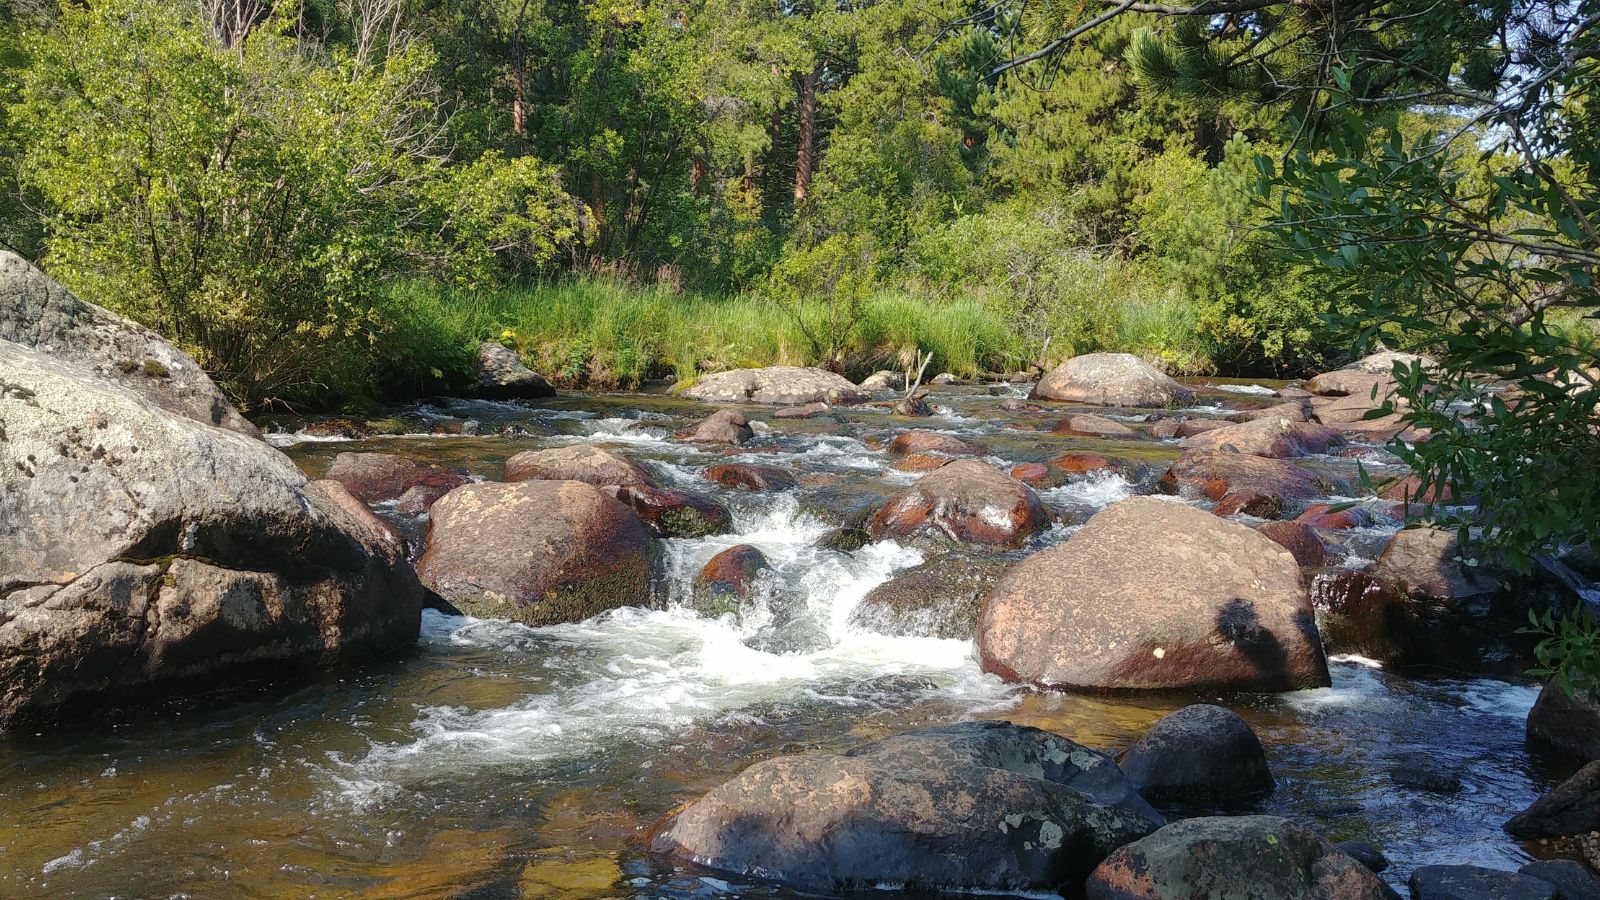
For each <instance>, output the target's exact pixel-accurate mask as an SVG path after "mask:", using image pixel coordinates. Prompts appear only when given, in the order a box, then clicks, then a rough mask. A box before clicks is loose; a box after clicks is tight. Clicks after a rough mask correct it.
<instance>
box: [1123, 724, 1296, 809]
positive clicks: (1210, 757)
mask: <svg viewBox="0 0 1600 900" xmlns="http://www.w3.org/2000/svg"><path fill="white" fill-rule="evenodd" d="M1117 765H1119V766H1121V767H1122V771H1123V773H1124V774H1126V775H1127V776H1128V781H1129V782H1131V783H1132V784H1133V787H1134V789H1135V790H1137V791H1138V792H1139V796H1141V797H1143V798H1145V799H1146V800H1149V801H1150V802H1151V803H1154V804H1155V805H1157V806H1162V805H1165V804H1169V803H1181V804H1186V805H1191V806H1193V805H1200V804H1230V805H1231V804H1238V803H1247V802H1249V801H1252V800H1257V799H1260V798H1261V797H1265V796H1267V795H1268V794H1271V793H1272V791H1273V789H1274V788H1275V787H1276V786H1277V783H1276V782H1275V781H1274V780H1273V778H1272V769H1271V768H1270V767H1269V766H1268V765H1267V753H1266V751H1265V750H1264V749H1262V747H1261V740H1260V739H1259V738H1257V737H1256V733H1255V732H1254V731H1252V730H1251V729H1250V726H1249V725H1247V724H1246V723H1245V721H1244V720H1243V719H1241V718H1239V717H1238V716H1237V715H1236V714H1234V713H1233V711H1231V710H1227V709H1223V708H1222V707H1220V706H1210V705H1207V704H1195V705H1193V706H1185V707H1184V708H1183V709H1180V710H1178V711H1177V712H1174V713H1171V714H1170V715H1167V716H1165V717H1163V718H1162V719H1161V720H1160V721H1158V722H1156V723H1155V724H1154V725H1152V726H1150V730H1149V731H1146V732H1145V733H1144V736H1143V737H1141V738H1139V740H1138V741H1137V742H1136V743H1135V744H1134V745H1133V746H1132V747H1129V748H1128V749H1127V750H1126V751H1124V752H1123V754H1122V755H1121V756H1119V757H1118V758H1117Z"/></svg>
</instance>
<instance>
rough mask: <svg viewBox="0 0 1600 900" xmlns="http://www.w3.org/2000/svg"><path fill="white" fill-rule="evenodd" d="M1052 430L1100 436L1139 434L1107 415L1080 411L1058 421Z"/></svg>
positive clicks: (1111, 436)
mask: <svg viewBox="0 0 1600 900" xmlns="http://www.w3.org/2000/svg"><path fill="white" fill-rule="evenodd" d="M1051 430H1052V431H1054V432H1055V433H1056V434H1070V435H1080V436H1082V437H1098V438H1132V437H1138V435H1139V433H1138V432H1137V431H1134V430H1133V429H1132V428H1129V427H1128V426H1126V425H1124V424H1122V423H1121V422H1118V421H1116V420H1115V419H1108V418H1106V417H1105V416H1097V415H1094V414H1093V413H1079V414H1077V415H1073V416H1067V417H1066V418H1065V419H1062V420H1061V421H1060V422H1057V423H1056V427H1055V428H1053V429H1051Z"/></svg>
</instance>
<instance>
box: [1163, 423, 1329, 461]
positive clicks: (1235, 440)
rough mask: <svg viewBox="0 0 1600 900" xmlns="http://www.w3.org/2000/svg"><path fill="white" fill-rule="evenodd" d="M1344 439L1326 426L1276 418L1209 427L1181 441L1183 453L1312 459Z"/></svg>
mask: <svg viewBox="0 0 1600 900" xmlns="http://www.w3.org/2000/svg"><path fill="white" fill-rule="evenodd" d="M1344 442H1345V441H1344V436H1343V435H1341V434H1339V432H1337V431H1335V430H1333V429H1332V428H1329V427H1328V426H1326V425H1317V424H1315V423H1311V422H1293V421H1290V420H1289V419H1285V418H1282V417H1280V416H1268V417H1265V418H1260V419H1252V420H1250V421H1248V422H1241V423H1239V424H1237V425H1227V426H1224V427H1222V428H1213V429H1211V430H1210V431H1206V432H1203V433H1201V434H1196V435H1192V436H1190V437H1186V438H1184V439H1183V442H1182V443H1181V444H1180V445H1179V446H1181V447H1183V449H1185V450H1232V451H1233V452H1234V453H1248V454H1250V455H1251V456H1265V457H1267V458H1268V459H1288V458H1289V457H1293V456H1315V455H1316V454H1319V453H1327V452H1328V448H1329V447H1339V446H1343V445H1344Z"/></svg>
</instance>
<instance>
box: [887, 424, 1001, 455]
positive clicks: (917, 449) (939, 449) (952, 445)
mask: <svg viewBox="0 0 1600 900" xmlns="http://www.w3.org/2000/svg"><path fill="white" fill-rule="evenodd" d="M889 452H890V453H893V454H894V455H896V456H908V455H913V454H918V453H943V454H945V455H946V456H982V455H984V454H985V453H987V452H988V451H986V450H984V449H983V448H982V447H980V446H978V445H977V444H974V443H971V442H969V441H963V440H962V439H961V438H958V437H956V436H955V435H953V434H946V433H944V432H942V431H928V430H925V429H913V430H911V431H902V432H900V433H899V434H897V435H895V436H894V440H892V441H890V442H889Z"/></svg>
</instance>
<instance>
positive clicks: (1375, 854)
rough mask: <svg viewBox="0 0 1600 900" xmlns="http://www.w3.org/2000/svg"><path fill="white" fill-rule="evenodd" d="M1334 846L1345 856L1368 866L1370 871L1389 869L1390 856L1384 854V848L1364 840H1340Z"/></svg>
mask: <svg viewBox="0 0 1600 900" xmlns="http://www.w3.org/2000/svg"><path fill="white" fill-rule="evenodd" d="M1334 846H1335V847H1338V848H1339V852H1341V853H1343V854H1344V855H1345V856H1348V857H1350V858H1351V859H1353V860H1355V861H1356V862H1358V863H1361V864H1362V865H1363V866H1366V867H1367V869H1368V871H1372V872H1385V871H1388V869H1389V857H1387V856H1384V855H1383V851H1382V850H1379V849H1378V848H1377V847H1374V846H1372V845H1371V844H1368V843H1366V842H1364V841H1340V842H1339V843H1337V844H1334Z"/></svg>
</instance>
